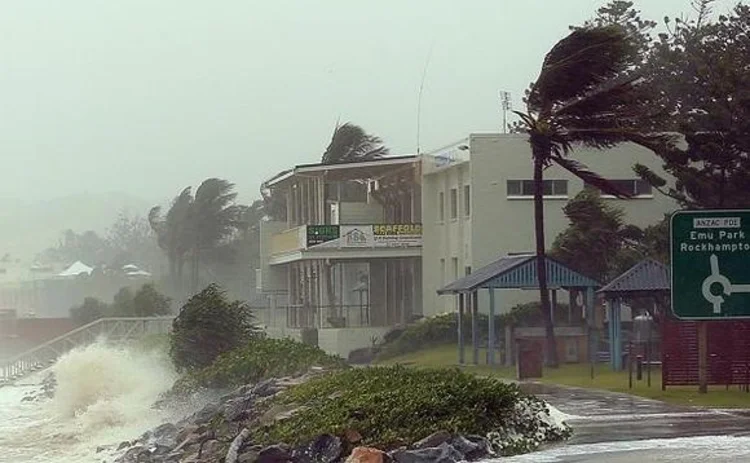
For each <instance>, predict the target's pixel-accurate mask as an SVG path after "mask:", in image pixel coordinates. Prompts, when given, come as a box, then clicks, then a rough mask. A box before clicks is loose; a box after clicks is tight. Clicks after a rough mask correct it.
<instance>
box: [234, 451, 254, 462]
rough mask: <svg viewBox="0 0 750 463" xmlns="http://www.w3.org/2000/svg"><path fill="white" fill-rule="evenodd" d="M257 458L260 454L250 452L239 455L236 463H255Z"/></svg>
mask: <svg viewBox="0 0 750 463" xmlns="http://www.w3.org/2000/svg"><path fill="white" fill-rule="evenodd" d="M259 456H260V452H258V451H255V450H250V451H247V452H245V453H243V454H241V455H240V456H239V458H237V463H255V462H256V461H258V457H259Z"/></svg>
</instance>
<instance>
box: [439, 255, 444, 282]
mask: <svg viewBox="0 0 750 463" xmlns="http://www.w3.org/2000/svg"><path fill="white" fill-rule="evenodd" d="M440 284H441V285H444V284H445V259H440Z"/></svg>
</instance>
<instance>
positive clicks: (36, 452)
mask: <svg viewBox="0 0 750 463" xmlns="http://www.w3.org/2000/svg"><path fill="white" fill-rule="evenodd" d="M48 371H53V372H54V373H55V376H56V378H57V391H56V394H55V397H54V398H53V399H47V400H43V401H39V402H22V401H21V399H22V398H23V397H24V396H25V395H26V394H28V393H30V392H33V391H35V390H38V389H39V384H40V383H41V381H42V379H43V378H44V377H45V375H46V374H47V373H48ZM175 378H176V373H175V372H174V370H173V369H172V367H171V366H170V363H169V361H168V359H167V358H166V356H165V355H164V354H160V353H156V352H143V351H135V350H128V349H124V348H116V347H112V346H108V345H106V344H104V343H95V344H92V345H89V346H87V347H85V348H82V349H76V350H73V351H71V352H69V353H68V354H66V355H64V356H63V357H62V358H61V359H60V360H59V361H58V362H57V363H56V364H55V365H54V366H52V367H51V368H50V370H47V371H44V372H40V373H37V374H35V375H34V376H32V377H30V378H27V379H25V380H24V381H23V382H21V383H19V384H16V385H14V386H5V387H1V388H0V462H2V463H22V462H23V463H27V462H31V461H33V462H49V463H53V462H54V463H73V462H75V463H86V462H102V461H111V460H112V459H113V458H114V457H115V456H116V455H115V453H114V449H104V450H102V449H101V447H107V446H114V447H116V446H117V445H118V444H119V443H120V442H122V441H125V440H132V439H135V438H137V437H138V436H140V435H141V434H143V433H144V432H145V431H147V430H149V429H151V428H153V427H155V426H158V425H160V424H162V423H164V422H167V421H175V420H177V419H179V418H181V417H182V416H185V415H186V414H188V413H190V412H192V407H191V406H190V405H189V404H186V405H185V408H184V409H182V410H166V411H159V410H155V409H153V408H152V404H153V403H154V402H155V401H156V400H157V399H158V398H159V396H160V394H162V393H163V392H165V391H167V390H168V389H169V388H170V387H171V386H172V384H173V382H174V380H175ZM97 450H99V451H97Z"/></svg>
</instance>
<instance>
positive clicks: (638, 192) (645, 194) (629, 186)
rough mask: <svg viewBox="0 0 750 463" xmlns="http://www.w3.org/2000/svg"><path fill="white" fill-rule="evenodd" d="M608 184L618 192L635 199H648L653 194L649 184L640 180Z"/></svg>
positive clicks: (617, 181)
mask: <svg viewBox="0 0 750 463" xmlns="http://www.w3.org/2000/svg"><path fill="white" fill-rule="evenodd" d="M610 183H612V184H614V185H615V186H616V187H617V189H618V190H622V192H623V193H628V194H631V195H633V196H635V197H641V198H649V197H652V196H653V194H654V192H653V189H652V187H651V184H650V183H648V182H647V181H645V180H642V179H640V178H632V179H623V180H610ZM605 196H607V195H605Z"/></svg>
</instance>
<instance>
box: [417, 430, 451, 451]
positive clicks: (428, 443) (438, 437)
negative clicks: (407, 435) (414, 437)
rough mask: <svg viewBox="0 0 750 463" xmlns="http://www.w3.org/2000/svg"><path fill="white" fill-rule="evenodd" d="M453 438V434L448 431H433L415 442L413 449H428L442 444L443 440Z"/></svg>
mask: <svg viewBox="0 0 750 463" xmlns="http://www.w3.org/2000/svg"><path fill="white" fill-rule="evenodd" d="M452 438H453V435H452V434H451V433H449V432H448V431H438V432H435V433H432V434H430V435H429V436H427V437H425V438H424V439H422V440H420V441H418V442H415V443H414V448H415V449H429V448H434V447H438V446H439V445H440V444H443V443H444V442H450V440H451V439H452Z"/></svg>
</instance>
